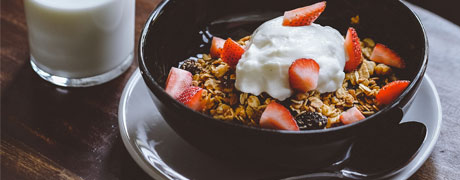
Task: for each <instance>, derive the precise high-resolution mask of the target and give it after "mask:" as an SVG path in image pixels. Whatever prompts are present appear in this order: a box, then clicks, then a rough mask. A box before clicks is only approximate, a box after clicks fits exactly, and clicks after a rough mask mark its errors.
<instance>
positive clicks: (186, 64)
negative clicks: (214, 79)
mask: <svg viewBox="0 0 460 180" xmlns="http://www.w3.org/2000/svg"><path fill="white" fill-rule="evenodd" d="M180 68H181V69H183V70H186V71H188V72H191V73H192V74H198V73H200V71H201V69H200V67H198V64H196V62H195V61H194V60H193V59H187V60H185V61H183V62H182V64H181V65H180Z"/></svg>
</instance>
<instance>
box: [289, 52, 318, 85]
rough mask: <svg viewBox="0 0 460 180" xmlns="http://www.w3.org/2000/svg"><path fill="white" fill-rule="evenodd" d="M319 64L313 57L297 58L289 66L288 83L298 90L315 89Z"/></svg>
mask: <svg viewBox="0 0 460 180" xmlns="http://www.w3.org/2000/svg"><path fill="white" fill-rule="evenodd" d="M318 75H319V65H318V63H316V61H315V60H313V59H303V58H302V59H297V60H295V61H294V62H293V63H292V64H291V66H290V67H289V84H290V86H291V88H293V89H296V90H299V91H300V92H307V91H310V90H313V89H316V86H317V85H318Z"/></svg>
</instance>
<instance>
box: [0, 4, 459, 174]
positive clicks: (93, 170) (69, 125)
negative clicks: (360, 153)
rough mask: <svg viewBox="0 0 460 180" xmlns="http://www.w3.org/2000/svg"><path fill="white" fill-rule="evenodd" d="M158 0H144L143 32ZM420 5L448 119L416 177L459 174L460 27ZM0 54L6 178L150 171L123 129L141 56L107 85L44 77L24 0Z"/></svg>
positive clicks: (10, 12) (12, 10)
mask: <svg viewBox="0 0 460 180" xmlns="http://www.w3.org/2000/svg"><path fill="white" fill-rule="evenodd" d="M158 3H159V0H136V26H135V27H136V37H139V33H140V31H141V29H142V27H143V25H144V22H145V20H146V19H147V17H148V15H149V14H150V12H151V11H152V10H153V9H154V8H155V6H156V5H157V4H158ZM414 8H415V10H417V12H421V13H420V18H421V19H422V22H423V23H424V24H425V27H426V31H427V34H428V37H429V41H430V60H429V66H428V70H427V73H428V74H429V76H430V77H431V78H432V79H433V80H434V83H435V85H436V87H437V89H438V91H439V95H440V98H441V103H442V108H443V120H444V121H443V126H442V132H441V135H440V138H439V141H438V143H437V144H436V146H435V148H434V151H433V153H432V155H431V156H430V158H429V159H428V160H427V162H426V163H425V164H424V165H423V166H422V168H421V169H420V170H419V171H417V172H416V173H415V174H414V175H413V176H412V177H411V178H410V179H414V180H419V179H423V180H425V179H426V180H428V179H458V178H459V177H460V171H459V169H460V150H459V148H460V138H459V137H460V121H459V120H458V119H457V118H458V117H460V98H459V93H458V91H459V90H460V85H459V83H460V80H459V79H460V75H459V73H458V72H459V71H458V69H460V50H459V49H460V28H459V27H458V26H456V25H454V24H452V23H449V22H447V21H445V20H443V19H442V18H440V17H438V16H436V15H434V14H431V13H429V12H427V11H425V10H423V9H420V8H416V7H414ZM422 14H423V16H422ZM136 40H137V38H136ZM136 44H137V43H136ZM0 55H1V56H0V58H1V64H0V68H1V74H0V83H1V89H0V90H1V148H0V155H1V179H5V180H9V179H12V180H16V179H90V180H92V179H150V177H149V176H148V175H147V174H146V173H145V172H143V171H142V169H140V168H139V166H138V165H137V164H136V163H135V162H134V161H133V160H132V158H131V157H130V155H129V154H128V152H127V151H126V149H125V147H124V145H123V142H122V140H121V138H120V134H119V129H118V117H117V113H118V104H119V100H120V96H121V92H122V90H123V88H124V85H125V83H126V82H127V80H128V78H129V76H130V75H131V73H132V72H133V70H134V69H135V68H137V62H136V61H135V62H134V63H133V64H132V66H131V68H130V69H129V70H128V71H127V72H126V73H124V74H122V75H121V76H120V77H118V78H116V79H115V80H112V81H110V82H108V83H105V84H102V85H99V86H94V87H89V88H61V87H57V86H54V85H52V84H50V83H48V82H46V81H45V80H42V79H41V78H40V77H38V75H36V74H35V72H34V71H33V70H32V68H31V66H30V64H29V50H28V41H27V26H26V23H25V17H24V9H23V1H22V0H2V1H1V51H0ZM454 82H456V83H454Z"/></svg>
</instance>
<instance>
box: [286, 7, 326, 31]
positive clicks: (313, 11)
mask: <svg viewBox="0 0 460 180" xmlns="http://www.w3.org/2000/svg"><path fill="white" fill-rule="evenodd" d="M325 8H326V1H322V2H318V3H316V4H312V5H309V6H305V7H301V8H297V9H294V10H290V11H286V12H284V18H283V26H308V25H310V24H311V23H313V21H315V20H316V19H317V18H318V17H319V15H321V13H322V12H323V11H324V9H325Z"/></svg>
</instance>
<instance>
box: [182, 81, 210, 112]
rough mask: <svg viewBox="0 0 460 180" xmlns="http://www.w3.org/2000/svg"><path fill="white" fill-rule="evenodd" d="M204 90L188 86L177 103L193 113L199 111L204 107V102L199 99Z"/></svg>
mask: <svg viewBox="0 0 460 180" xmlns="http://www.w3.org/2000/svg"><path fill="white" fill-rule="evenodd" d="M203 91H204V89H202V88H199V87H196V86H190V87H189V88H187V89H186V90H185V91H184V92H183V93H182V94H181V95H180V96H179V97H178V98H177V101H179V102H181V103H183V104H184V105H186V106H188V107H189V108H190V109H193V110H195V111H201V110H203V108H204V107H205V105H206V101H205V100H204V99H203V98H202V97H201V96H202V94H203Z"/></svg>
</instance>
